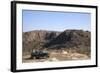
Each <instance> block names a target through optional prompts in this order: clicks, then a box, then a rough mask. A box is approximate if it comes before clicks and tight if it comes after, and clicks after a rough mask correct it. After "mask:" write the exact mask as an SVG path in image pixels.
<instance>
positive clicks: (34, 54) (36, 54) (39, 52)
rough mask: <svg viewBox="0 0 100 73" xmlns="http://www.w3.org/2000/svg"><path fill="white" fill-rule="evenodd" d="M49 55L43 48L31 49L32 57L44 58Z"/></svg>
mask: <svg viewBox="0 0 100 73" xmlns="http://www.w3.org/2000/svg"><path fill="white" fill-rule="evenodd" d="M48 57H49V53H48V52H47V51H43V50H33V52H32V53H31V58H32V59H46V58H48Z"/></svg>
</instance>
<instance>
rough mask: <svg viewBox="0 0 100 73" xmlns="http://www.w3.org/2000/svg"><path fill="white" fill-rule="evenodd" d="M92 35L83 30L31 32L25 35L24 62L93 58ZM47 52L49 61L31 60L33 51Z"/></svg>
mask: <svg viewBox="0 0 100 73" xmlns="http://www.w3.org/2000/svg"><path fill="white" fill-rule="evenodd" d="M90 40H91V33H90V32H89V31H83V30H65V31H64V32H53V31H42V30H41V31H38V30H37V31H31V32H24V33H23V59H22V60H23V62H30V61H34V62H42V61H43V62H44V61H64V60H81V59H89V58H90V57H91V47H90V43H91V41H90ZM37 49H38V50H46V51H48V52H49V58H47V59H30V57H31V53H32V51H33V50H37Z"/></svg>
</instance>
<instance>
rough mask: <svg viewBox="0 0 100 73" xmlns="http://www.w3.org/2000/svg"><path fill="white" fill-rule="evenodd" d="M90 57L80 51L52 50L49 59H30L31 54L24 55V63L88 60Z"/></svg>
mask: <svg viewBox="0 0 100 73" xmlns="http://www.w3.org/2000/svg"><path fill="white" fill-rule="evenodd" d="M87 59H90V57H88V56H87V55H85V54H80V53H68V52H66V51H63V52H61V53H57V52H51V53H50V57H49V58H47V59H30V55H26V56H23V60H22V61H23V63H32V62H52V61H67V60H87Z"/></svg>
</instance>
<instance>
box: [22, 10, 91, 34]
mask: <svg viewBox="0 0 100 73" xmlns="http://www.w3.org/2000/svg"><path fill="white" fill-rule="evenodd" d="M22 20H23V21H22V23H23V32H28V31H33V30H48V31H64V30H67V29H77V30H80V29H82V30H85V31H91V28H90V27H91V14H90V13H82V12H81V13H77V12H54V11H52V12H51V11H35V10H23V12H22Z"/></svg>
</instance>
